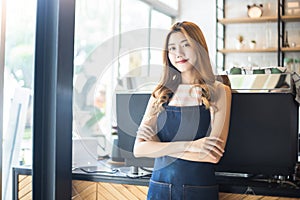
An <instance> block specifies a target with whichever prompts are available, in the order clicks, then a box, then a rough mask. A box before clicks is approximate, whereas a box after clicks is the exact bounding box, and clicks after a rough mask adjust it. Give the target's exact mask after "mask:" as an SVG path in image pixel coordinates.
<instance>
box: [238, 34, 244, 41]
mask: <svg viewBox="0 0 300 200" xmlns="http://www.w3.org/2000/svg"><path fill="white" fill-rule="evenodd" d="M237 39H238V41H239V42H240V43H242V42H243V41H244V36H242V35H239V36H238V38H237Z"/></svg>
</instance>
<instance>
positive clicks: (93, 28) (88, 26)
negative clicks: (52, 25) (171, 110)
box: [73, 0, 172, 167]
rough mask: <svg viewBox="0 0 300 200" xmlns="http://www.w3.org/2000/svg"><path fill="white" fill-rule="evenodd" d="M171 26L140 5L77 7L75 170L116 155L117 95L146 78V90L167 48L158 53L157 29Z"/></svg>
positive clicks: (133, 0) (127, 1)
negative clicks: (153, 34)
mask: <svg viewBox="0 0 300 200" xmlns="http://www.w3.org/2000/svg"><path fill="white" fill-rule="evenodd" d="M151 12H152V13H151ZM150 17H151V18H150ZM137 19H138V20H137ZM171 21H172V20H171V18H170V17H168V16H166V15H164V14H162V13H159V12H157V11H154V10H153V9H152V8H151V6H149V5H148V4H146V3H144V2H142V1H139V0H122V1H120V0H115V1H105V0H102V1H99V0H91V1H86V0H77V1H76V17H75V57H74V69H75V70H74V71H75V74H74V89H73V92H74V99H73V153H74V154H73V165H74V167H80V166H87V165H95V162H97V159H98V158H99V157H104V156H107V155H110V154H111V149H112V143H113V142H112V141H113V140H114V139H115V129H114V127H115V126H116V119H115V115H114V112H115V104H114V101H115V92H116V90H118V89H119V87H124V88H126V89H130V88H132V87H133V85H134V83H133V82H130V78H132V77H141V80H143V81H140V83H139V84H144V83H145V81H144V80H146V79H147V78H148V77H149V76H151V72H152V71H153V70H152V63H153V65H154V64H156V66H158V63H159V64H161V62H162V61H161V48H162V45H161V46H160V45H159V48H158V47H156V48H155V50H152V49H151V37H150V34H151V31H152V30H154V29H152V26H153V28H156V29H166V28H168V27H169V26H170V25H171ZM161 38H162V37H161V35H160V37H159V40H161ZM153 40H154V38H153ZM160 44H162V42H160ZM156 46H157V45H156ZM152 54H153V55H152ZM150 56H151V58H150ZM153 73H154V72H153ZM155 73H156V76H157V74H159V75H160V72H155ZM95 149H97V150H95ZM83 158H84V159H83ZM96 164H97V163H96Z"/></svg>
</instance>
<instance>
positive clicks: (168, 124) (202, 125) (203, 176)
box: [147, 105, 218, 200]
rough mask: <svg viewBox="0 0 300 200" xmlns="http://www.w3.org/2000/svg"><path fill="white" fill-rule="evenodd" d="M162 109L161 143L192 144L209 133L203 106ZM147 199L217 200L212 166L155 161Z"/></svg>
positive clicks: (167, 159) (159, 123) (207, 114)
mask: <svg viewBox="0 0 300 200" xmlns="http://www.w3.org/2000/svg"><path fill="white" fill-rule="evenodd" d="M164 108H165V109H164V110H163V111H162V112H161V113H160V114H159V115H158V119H157V128H158V137H159V138H160V141H162V142H171V141H172V142H174V141H192V140H196V139H199V138H202V137H205V136H206V135H207V134H209V131H210V130H209V129H210V111H209V110H207V109H205V107H204V105H199V106H186V107H176V106H168V105H164ZM199 156H200V155H199ZM147 199H148V200H202V199H203V200H217V199H218V185H217V184H216V179H215V171H214V164H212V163H206V162H193V161H187V160H183V159H178V158H173V157H170V156H163V157H159V158H156V159H155V164H154V169H153V173H152V176H151V179H150V182H149V190H148V195H147Z"/></svg>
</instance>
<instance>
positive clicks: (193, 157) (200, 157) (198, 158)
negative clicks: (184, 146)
mask: <svg viewBox="0 0 300 200" xmlns="http://www.w3.org/2000/svg"><path fill="white" fill-rule="evenodd" d="M169 156H171V157H174V158H180V159H183V160H189V161H194V162H209V163H218V162H219V160H220V158H221V156H218V155H216V156H214V157H211V156H209V155H208V154H206V155H204V154H201V153H198V152H188V151H185V152H183V153H174V154H171V155H169Z"/></svg>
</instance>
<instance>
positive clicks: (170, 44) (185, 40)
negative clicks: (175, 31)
mask: <svg viewBox="0 0 300 200" xmlns="http://www.w3.org/2000/svg"><path fill="white" fill-rule="evenodd" d="M187 41H188V40H187V39H184V40H182V41H181V42H180V43H184V42H187ZM172 45H175V43H169V44H168V46H172Z"/></svg>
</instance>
